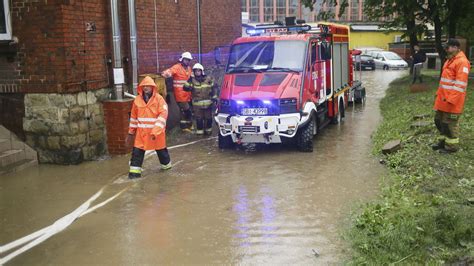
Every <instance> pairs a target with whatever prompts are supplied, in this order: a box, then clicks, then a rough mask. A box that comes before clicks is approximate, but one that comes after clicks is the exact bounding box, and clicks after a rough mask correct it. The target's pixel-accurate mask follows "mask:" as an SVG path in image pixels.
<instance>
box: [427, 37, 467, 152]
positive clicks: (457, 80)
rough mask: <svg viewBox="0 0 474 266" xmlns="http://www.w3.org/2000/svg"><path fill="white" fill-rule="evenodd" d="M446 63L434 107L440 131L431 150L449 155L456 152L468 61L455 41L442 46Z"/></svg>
mask: <svg viewBox="0 0 474 266" xmlns="http://www.w3.org/2000/svg"><path fill="white" fill-rule="evenodd" d="M445 47H446V52H447V54H448V56H447V57H448V60H446V62H445V63H444V66H443V72H442V74H441V79H440V81H439V86H438V91H437V92H436V101H435V104H434V110H435V111H436V115H435V124H436V127H437V128H438V130H439V132H440V136H439V139H438V144H436V145H433V146H432V147H433V149H434V150H439V151H440V153H452V152H456V151H457V150H458V149H459V147H458V146H459V117H460V116H461V114H462V111H463V109H464V101H465V99H466V90H467V81H468V76H469V71H470V68H471V67H470V64H469V60H468V59H467V58H466V55H465V54H464V53H463V52H462V51H461V50H460V49H459V47H460V43H459V41H458V40H456V39H449V40H448V42H447V43H446V45H445Z"/></svg>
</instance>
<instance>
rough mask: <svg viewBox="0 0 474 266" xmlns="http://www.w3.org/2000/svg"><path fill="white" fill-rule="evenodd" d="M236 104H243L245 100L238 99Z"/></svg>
mask: <svg viewBox="0 0 474 266" xmlns="http://www.w3.org/2000/svg"><path fill="white" fill-rule="evenodd" d="M237 104H245V102H244V101H242V100H238V101H237Z"/></svg>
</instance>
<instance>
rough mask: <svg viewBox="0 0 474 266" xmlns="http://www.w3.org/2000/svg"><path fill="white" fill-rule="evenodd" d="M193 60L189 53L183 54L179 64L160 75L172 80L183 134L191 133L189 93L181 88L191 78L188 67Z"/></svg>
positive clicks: (190, 71)
mask: <svg viewBox="0 0 474 266" xmlns="http://www.w3.org/2000/svg"><path fill="white" fill-rule="evenodd" d="M191 60H193V57H192V55H191V53H190V52H184V53H183V54H181V57H180V58H179V62H178V63H177V64H175V65H173V66H172V67H171V68H168V69H166V70H165V71H163V73H161V75H162V76H163V77H165V78H173V93H174V97H175V100H176V103H177V104H178V106H179V109H180V111H181V114H180V127H181V129H182V130H183V131H185V132H192V131H191V126H192V123H191V117H192V111H191V99H192V97H191V92H187V91H184V90H183V86H184V84H185V83H186V81H188V79H189V78H190V77H191V73H192V70H191V67H190V66H189V65H190V63H191Z"/></svg>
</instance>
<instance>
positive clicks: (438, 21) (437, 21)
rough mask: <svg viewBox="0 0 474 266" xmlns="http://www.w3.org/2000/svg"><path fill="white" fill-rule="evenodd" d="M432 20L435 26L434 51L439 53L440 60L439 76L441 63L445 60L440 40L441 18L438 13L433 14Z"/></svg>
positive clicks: (444, 52)
mask: <svg viewBox="0 0 474 266" xmlns="http://www.w3.org/2000/svg"><path fill="white" fill-rule="evenodd" d="M433 22H434V28H435V45H436V51H437V52H438V54H439V58H440V60H441V71H440V76H441V73H442V71H443V65H444V61H445V60H446V51H445V50H444V48H443V44H442V42H441V34H442V28H441V27H442V26H441V19H440V18H439V15H437V14H436V15H435V16H434V18H433Z"/></svg>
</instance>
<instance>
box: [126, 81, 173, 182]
mask: <svg viewBox="0 0 474 266" xmlns="http://www.w3.org/2000/svg"><path fill="white" fill-rule="evenodd" d="M137 91H138V95H137V97H136V98H135V100H134V101H133V105H132V112H131V115H130V127H129V131H128V134H129V135H128V137H127V143H128V144H129V143H130V142H131V141H132V139H133V137H135V141H134V147H133V151H132V159H131V160H130V172H129V174H128V178H130V179H133V178H139V177H141V174H142V164H143V159H144V157H145V151H147V150H155V151H156V153H157V155H158V158H159V160H160V163H161V169H163V170H168V169H170V168H171V167H172V166H171V159H170V155H169V153H168V149H166V119H167V118H168V105H167V104H166V101H165V100H164V99H163V97H162V96H161V95H160V94H159V93H158V89H157V87H156V84H155V82H154V81H153V79H152V78H150V77H148V76H147V77H145V78H144V79H143V81H142V82H140V85H138V88H137Z"/></svg>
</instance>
